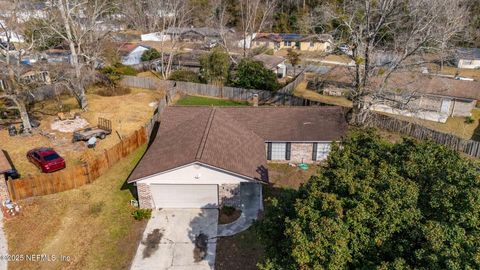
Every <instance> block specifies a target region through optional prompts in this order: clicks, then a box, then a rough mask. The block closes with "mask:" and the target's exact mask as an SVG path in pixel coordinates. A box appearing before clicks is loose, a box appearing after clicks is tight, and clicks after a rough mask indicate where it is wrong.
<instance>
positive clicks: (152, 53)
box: [140, 48, 162, 62]
mask: <svg viewBox="0 0 480 270" xmlns="http://www.w3.org/2000/svg"><path fill="white" fill-rule="evenodd" d="M161 56H162V55H161V54H160V52H158V51H157V49H155V48H151V49H148V50H146V51H144V52H143V54H142V57H141V58H140V60H142V61H143V62H146V61H150V60H154V59H158V58H160V57H161Z"/></svg>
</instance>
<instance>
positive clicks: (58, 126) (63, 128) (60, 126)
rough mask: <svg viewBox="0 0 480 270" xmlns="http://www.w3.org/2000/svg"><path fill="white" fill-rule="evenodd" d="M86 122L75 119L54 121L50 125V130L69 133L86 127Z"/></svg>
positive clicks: (81, 119)
mask: <svg viewBox="0 0 480 270" xmlns="http://www.w3.org/2000/svg"><path fill="white" fill-rule="evenodd" d="M88 125H89V124H88V122H87V120H85V119H83V118H80V117H76V118H75V119H68V120H56V121H53V122H52V124H51V125H50V128H51V129H52V130H58V131H60V132H63V133H71V132H74V131H76V130H79V129H82V128H84V127H86V126H88Z"/></svg>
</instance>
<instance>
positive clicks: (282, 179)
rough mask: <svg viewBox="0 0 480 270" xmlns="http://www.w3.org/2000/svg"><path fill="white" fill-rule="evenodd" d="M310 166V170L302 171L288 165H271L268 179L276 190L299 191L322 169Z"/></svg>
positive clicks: (269, 165)
mask: <svg viewBox="0 0 480 270" xmlns="http://www.w3.org/2000/svg"><path fill="white" fill-rule="evenodd" d="M308 166H309V167H308V170H302V169H299V168H297V167H292V166H289V165H288V164H282V163H269V164H268V179H269V181H270V183H271V184H272V186H273V187H274V188H294V189H297V188H299V187H300V185H301V184H304V183H306V182H307V181H308V179H310V177H311V176H312V175H314V174H315V173H316V172H317V170H318V169H319V168H320V165H314V164H309V165H308Z"/></svg>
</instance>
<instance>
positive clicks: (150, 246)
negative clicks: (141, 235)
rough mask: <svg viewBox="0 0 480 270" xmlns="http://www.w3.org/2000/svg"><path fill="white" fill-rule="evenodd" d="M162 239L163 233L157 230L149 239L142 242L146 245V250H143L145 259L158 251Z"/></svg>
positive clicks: (148, 236) (150, 234)
mask: <svg viewBox="0 0 480 270" xmlns="http://www.w3.org/2000/svg"><path fill="white" fill-rule="evenodd" d="M162 237H163V233H162V232H161V231H160V229H155V230H153V231H152V232H151V233H149V234H148V235H147V239H145V240H144V241H142V244H144V245H145V249H144V250H143V258H144V259H145V258H148V257H150V256H152V254H153V253H155V251H157V249H158V245H159V244H160V241H161V240H162Z"/></svg>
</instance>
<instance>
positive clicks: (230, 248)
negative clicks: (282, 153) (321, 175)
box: [215, 163, 320, 270]
mask: <svg viewBox="0 0 480 270" xmlns="http://www.w3.org/2000/svg"><path fill="white" fill-rule="evenodd" d="M319 168H320V166H318V165H310V167H309V168H308V170H305V171H304V170H301V169H299V168H296V167H291V166H289V165H288V164H274V163H270V164H268V172H269V181H270V185H266V186H264V189H263V194H264V198H265V199H266V200H265V203H268V199H267V198H268V197H275V196H278V195H279V194H280V193H281V192H282V191H284V190H285V189H290V188H293V189H298V188H299V187H300V185H301V184H303V183H306V182H307V181H308V179H310V177H311V176H312V175H314V174H315V173H316V172H317V170H318V169H319ZM263 255H264V247H263V246H262V244H261V243H260V242H259V239H258V235H257V232H256V230H255V228H254V227H250V228H249V229H248V230H246V231H244V232H242V233H239V234H237V235H234V236H230V237H221V238H219V239H218V240H217V255H216V262H215V269H219V270H254V269H257V263H258V262H260V261H261V260H262V258H263Z"/></svg>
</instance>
